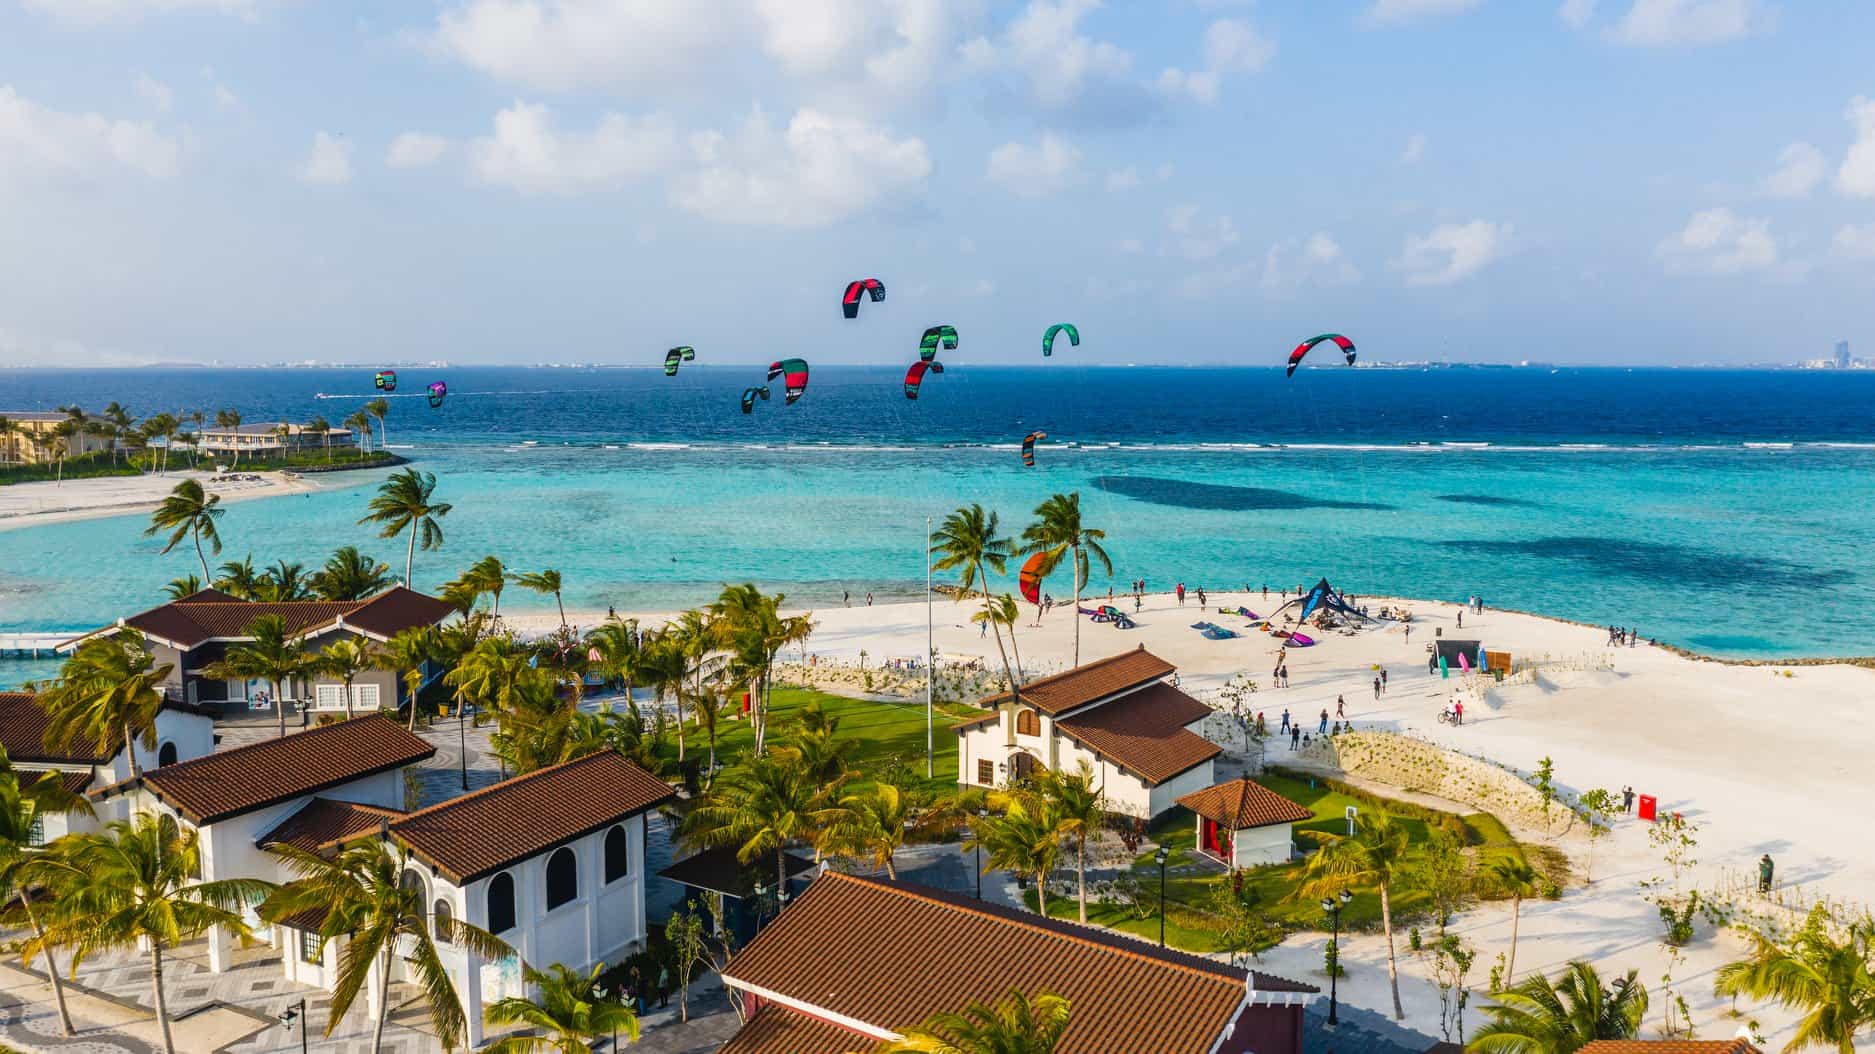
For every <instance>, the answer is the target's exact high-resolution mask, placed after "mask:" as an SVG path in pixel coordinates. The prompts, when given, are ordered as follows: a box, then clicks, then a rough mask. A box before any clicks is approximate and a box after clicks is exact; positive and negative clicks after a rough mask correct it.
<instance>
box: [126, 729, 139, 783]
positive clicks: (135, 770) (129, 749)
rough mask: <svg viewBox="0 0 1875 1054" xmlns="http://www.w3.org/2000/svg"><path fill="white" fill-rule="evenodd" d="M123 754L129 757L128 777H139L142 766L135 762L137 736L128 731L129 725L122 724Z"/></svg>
mask: <svg viewBox="0 0 1875 1054" xmlns="http://www.w3.org/2000/svg"><path fill="white" fill-rule="evenodd" d="M124 756H125V757H127V758H129V759H130V778H131V779H133V780H134V779H140V778H142V776H143V766H141V765H139V764H137V738H136V736H134V735H132V734H131V732H130V726H129V725H125V726H124Z"/></svg>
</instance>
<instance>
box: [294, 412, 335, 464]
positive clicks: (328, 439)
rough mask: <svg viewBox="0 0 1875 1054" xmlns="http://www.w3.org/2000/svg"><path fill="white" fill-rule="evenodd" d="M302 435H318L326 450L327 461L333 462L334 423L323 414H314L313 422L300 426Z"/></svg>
mask: <svg viewBox="0 0 1875 1054" xmlns="http://www.w3.org/2000/svg"><path fill="white" fill-rule="evenodd" d="M300 434H301V435H307V434H314V435H317V436H318V437H319V443H320V445H321V446H324V447H325V448H326V460H327V461H330V460H332V422H330V421H328V420H326V419H325V417H324V416H323V415H321V414H314V415H313V416H312V418H311V420H308V421H307V422H306V423H305V424H304V425H302V426H300Z"/></svg>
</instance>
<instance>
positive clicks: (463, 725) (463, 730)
mask: <svg viewBox="0 0 1875 1054" xmlns="http://www.w3.org/2000/svg"><path fill="white" fill-rule="evenodd" d="M410 705H411V706H415V705H417V701H416V700H415V699H414V698H413V699H411V701H410ZM456 752H457V753H458V754H460V755H461V758H462V789H463V790H468V789H469V706H468V704H467V703H464V704H462V705H460V706H458V707H456Z"/></svg>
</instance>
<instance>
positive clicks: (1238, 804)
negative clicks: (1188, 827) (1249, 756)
mask: <svg viewBox="0 0 1875 1054" xmlns="http://www.w3.org/2000/svg"><path fill="white" fill-rule="evenodd" d="M1178 803H1179V804H1180V805H1183V806H1184V807H1185V808H1187V809H1190V810H1191V811H1192V812H1195V813H1197V814H1198V815H1200V816H1202V817H1204V818H1205V819H1207V820H1215V821H1217V822H1218V823H1219V824H1220V825H1222V826H1223V828H1224V829H1225V830H1227V831H1244V830H1248V829H1250V828H1252V827H1268V826H1269V825H1271V824H1277V823H1301V822H1302V821H1303V820H1307V819H1310V818H1312V817H1313V816H1314V815H1315V814H1314V813H1313V812H1311V811H1309V810H1308V809H1305V808H1303V807H1302V806H1300V805H1297V804H1296V803H1295V802H1292V801H1290V800H1289V799H1288V798H1285V797H1283V796H1282V795H1280V794H1278V793H1276V792H1275V791H1273V790H1270V789H1269V788H1268V787H1265V786H1263V785H1262V784H1261V783H1258V782H1256V781H1255V780H1252V779H1251V778H1250V777H1249V776H1248V775H1247V774H1246V775H1245V776H1244V777H1243V778H1242V779H1234V780H1228V781H1226V782H1224V783H1220V784H1218V785H1217V786H1215V787H1206V788H1205V789H1203V790H1201V791H1197V792H1195V793H1192V794H1187V795H1185V796H1184V797H1183V798H1180V799H1179V800H1178Z"/></svg>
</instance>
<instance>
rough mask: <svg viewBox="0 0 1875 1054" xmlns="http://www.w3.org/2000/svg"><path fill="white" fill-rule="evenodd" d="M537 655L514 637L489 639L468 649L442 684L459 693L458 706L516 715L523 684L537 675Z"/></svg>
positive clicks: (446, 675) (444, 676)
mask: <svg viewBox="0 0 1875 1054" xmlns="http://www.w3.org/2000/svg"><path fill="white" fill-rule="evenodd" d="M533 659H534V654H533V652H531V651H529V650H528V649H527V648H525V647H523V646H521V645H520V644H519V643H517V642H516V641H515V639H514V638H512V637H507V636H501V637H489V638H487V639H486V640H483V641H480V642H479V643H477V644H476V645H475V647H473V648H471V649H469V651H468V652H467V653H465V654H464V655H463V656H462V658H461V660H460V661H458V662H457V663H456V664H455V668H454V669H452V670H450V671H449V672H448V673H446V674H444V675H443V683H444V684H447V685H449V686H450V687H451V688H454V689H455V690H456V693H455V695H456V700H457V702H467V703H474V704H475V705H477V706H480V707H482V708H483V709H485V710H490V711H493V712H494V713H496V714H506V713H509V712H512V711H514V710H515V709H516V708H517V706H516V703H517V700H518V697H519V693H520V691H521V683H522V682H523V681H525V680H526V679H527V677H528V675H529V674H530V673H534V672H536V671H535V669H534V664H533Z"/></svg>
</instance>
